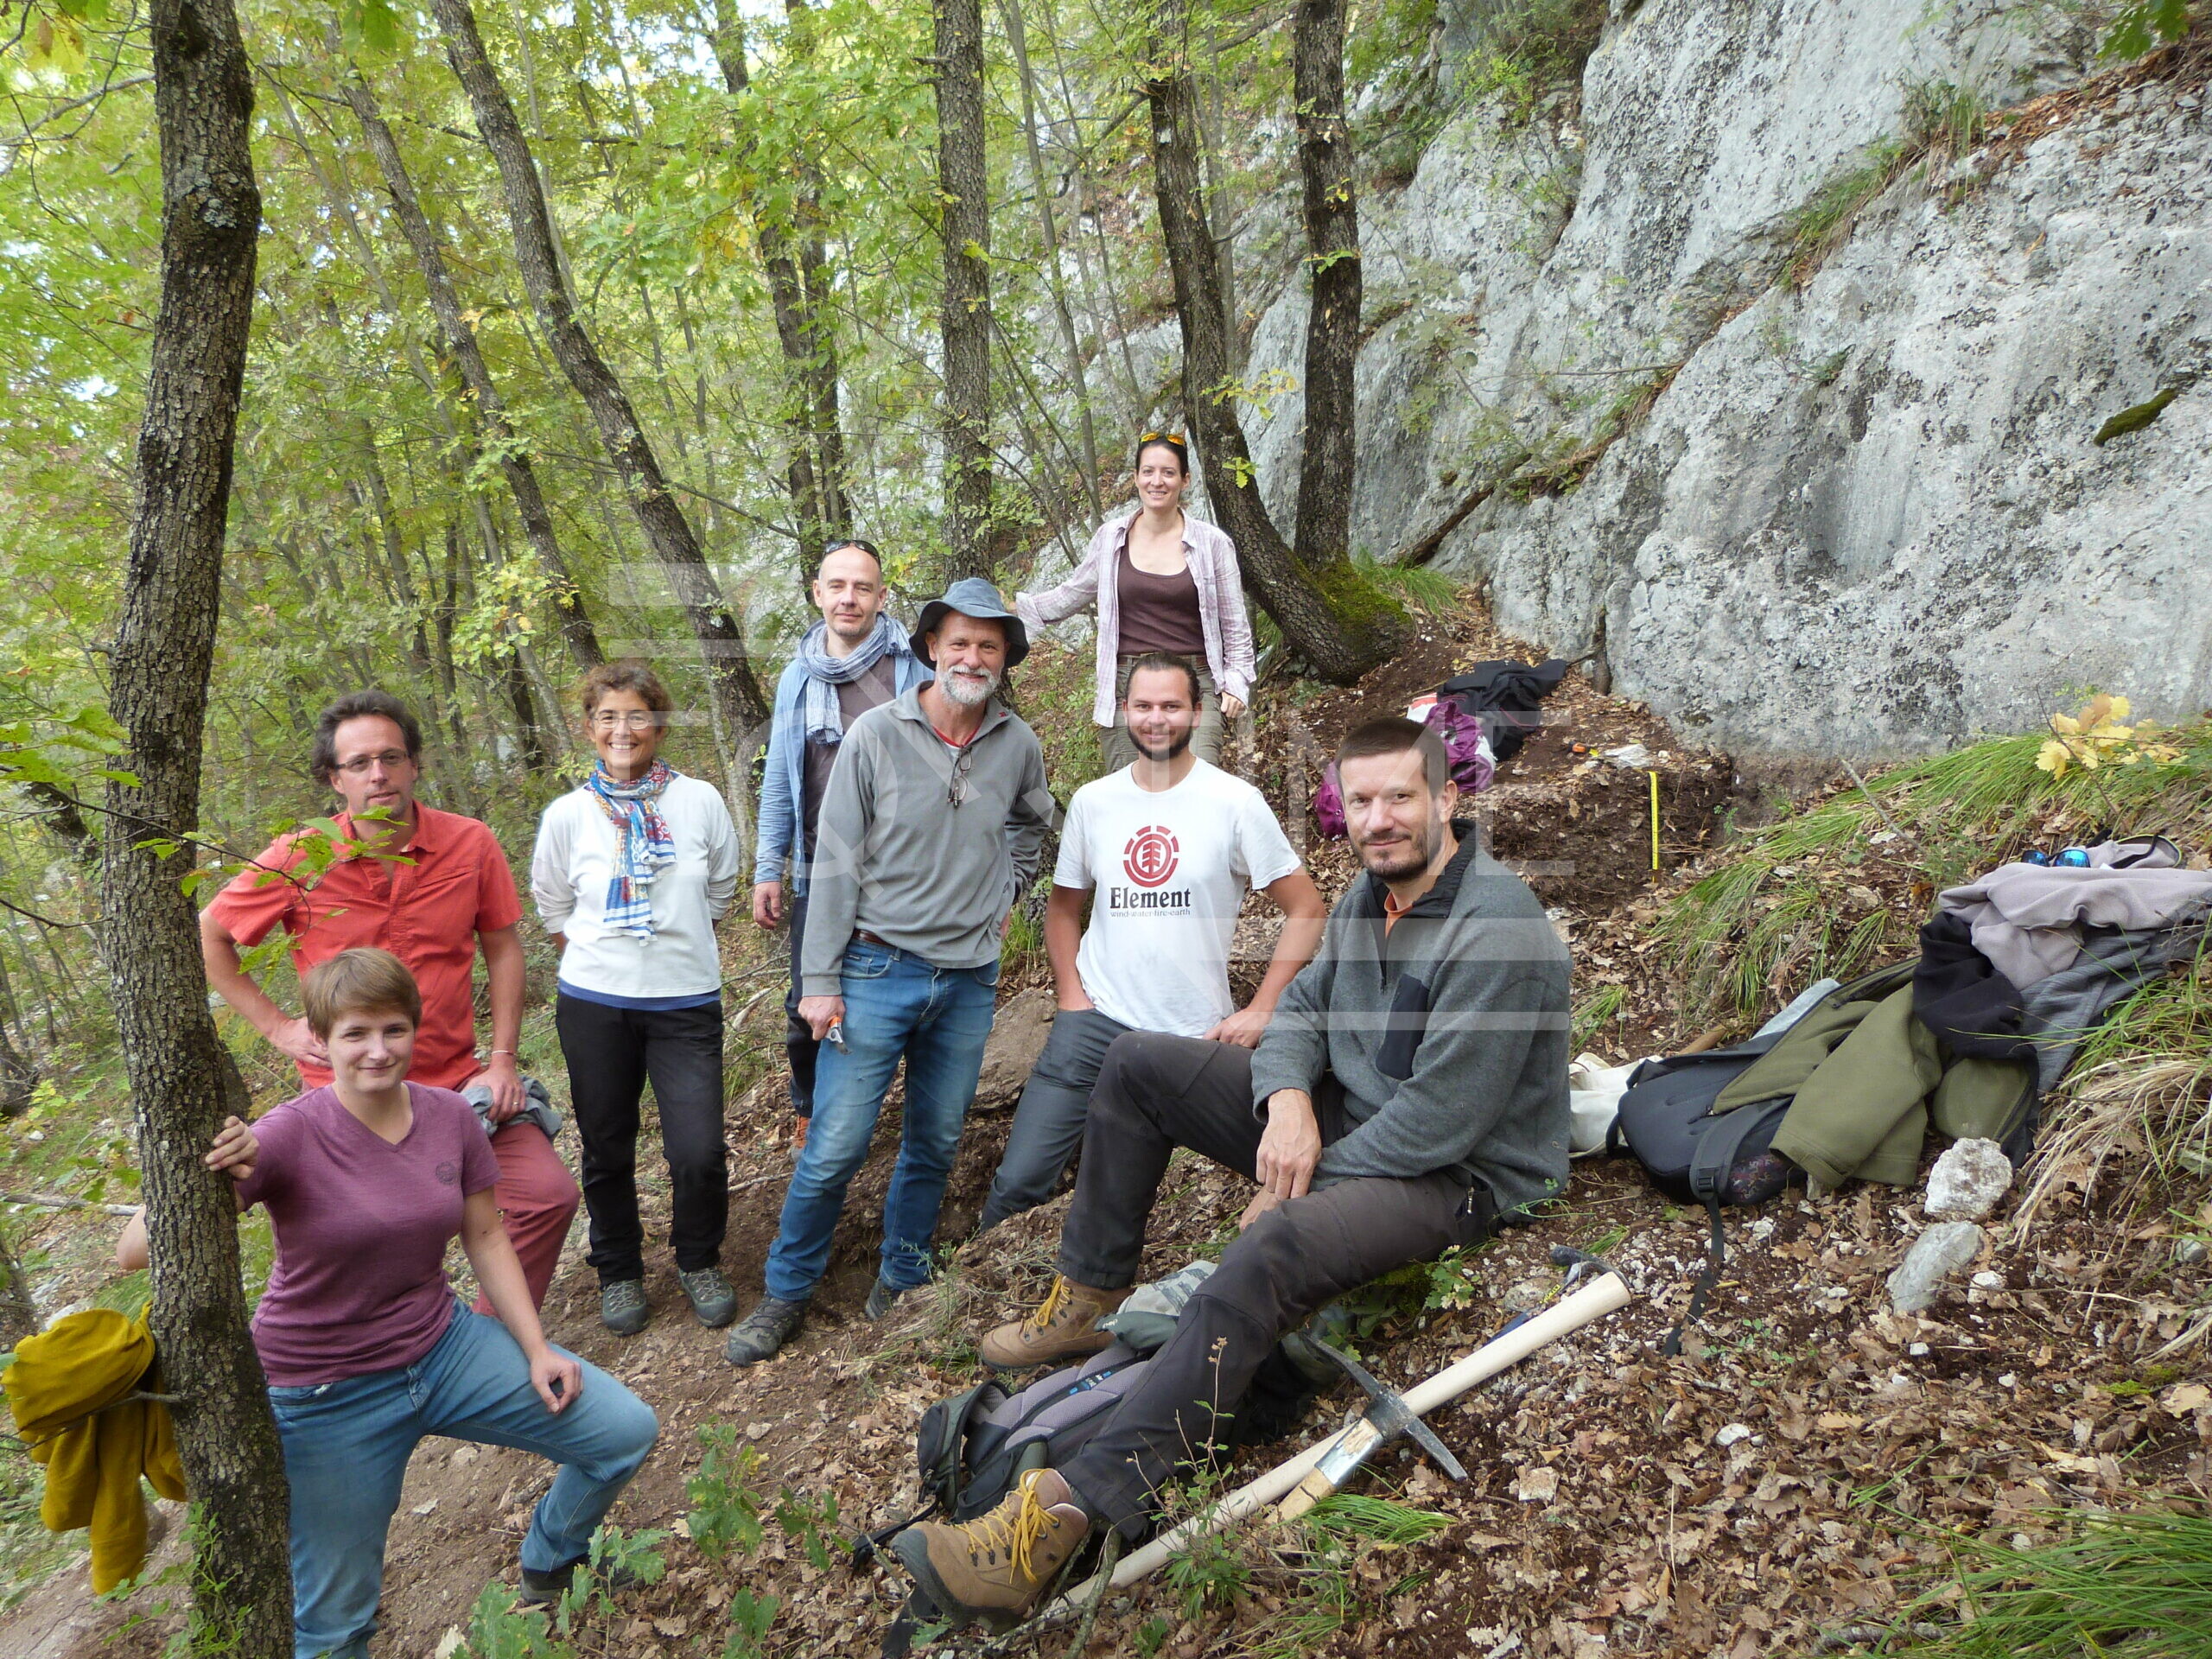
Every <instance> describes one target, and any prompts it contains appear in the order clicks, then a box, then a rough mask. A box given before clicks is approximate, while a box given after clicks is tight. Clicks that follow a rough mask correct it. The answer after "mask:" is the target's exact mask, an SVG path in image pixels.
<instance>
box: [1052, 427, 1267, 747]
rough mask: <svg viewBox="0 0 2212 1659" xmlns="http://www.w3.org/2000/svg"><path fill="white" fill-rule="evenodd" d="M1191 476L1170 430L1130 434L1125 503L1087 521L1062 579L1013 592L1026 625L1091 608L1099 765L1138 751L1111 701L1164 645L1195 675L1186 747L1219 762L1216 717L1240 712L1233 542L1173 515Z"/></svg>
mask: <svg viewBox="0 0 2212 1659" xmlns="http://www.w3.org/2000/svg"><path fill="white" fill-rule="evenodd" d="M1190 481H1191V463H1190V456H1189V454H1188V452H1187V451H1186V450H1185V448H1184V447H1183V440H1182V439H1181V437H1179V435H1176V434H1174V433H1173V432H1147V433H1146V434H1145V435H1143V436H1142V437H1141V438H1139V439H1138V440H1137V461H1136V491H1137V505H1136V506H1135V508H1133V509H1131V510H1129V511H1128V512H1121V513H1117V514H1116V515H1115V516H1114V517H1113V518H1109V519H1108V520H1107V521H1106V522H1105V523H1104V524H1101V525H1100V526H1099V527H1098V531H1097V533H1096V535H1094V536H1093V537H1091V538H1090V546H1089V547H1087V548H1085V549H1084V554H1083V558H1082V560H1081V561H1080V562H1079V563H1077V566H1076V568H1075V570H1074V572H1073V573H1072V574H1071V575H1070V576H1069V577H1068V579H1067V580H1066V581H1065V582H1062V583H1060V584H1059V586H1058V587H1057V588H1047V589H1046V590H1045V591H1044V592H1042V593H1037V594H1015V595H1014V609H1015V611H1016V612H1018V613H1020V617H1021V620H1023V621H1024V622H1025V623H1027V625H1028V626H1029V627H1030V628H1032V629H1033V630H1034V629H1037V628H1041V627H1044V626H1046V625H1047V624H1049V623H1053V622H1058V620H1061V619H1062V618H1063V617H1068V616H1073V615H1075V614H1076V613H1077V612H1079V611H1086V610H1089V609H1090V608H1091V607H1093V606H1094V605H1095V606H1096V607H1097V612H1098V671H1097V683H1096V696H1095V698H1094V699H1093V703H1092V709H1091V718H1092V720H1094V721H1096V723H1097V724H1098V725H1099V726H1100V727H1102V728H1104V729H1103V731H1102V733H1101V734H1100V744H1101V747H1102V748H1103V751H1104V757H1105V763H1106V770H1107V771H1109V772H1114V771H1117V770H1119V769H1120V768H1121V767H1122V766H1128V764H1129V763H1130V762H1131V761H1132V760H1135V759H1136V758H1137V752H1136V747H1135V745H1134V744H1132V743H1131V742H1130V741H1129V731H1128V717H1127V715H1125V714H1124V713H1123V712H1122V696H1123V693H1124V692H1125V691H1126V690H1128V670H1129V664H1131V663H1133V662H1135V660H1136V659H1137V658H1140V657H1142V656H1146V655H1147V654H1149V653H1151V652H1162V651H1164V652H1172V653H1173V655H1175V656H1178V657H1181V658H1184V659H1185V660H1186V661H1187V662H1189V663H1190V664H1191V665H1192V667H1194V668H1196V669H1197V670H1198V731H1197V733H1196V734H1195V735H1193V737H1192V740H1191V747H1192V748H1193V749H1195V750H1196V751H1197V752H1198V758H1199V759H1200V760H1205V761H1209V762H1216V763H1217V762H1218V761H1219V760H1220V759H1221V731H1222V723H1223V721H1224V720H1234V719H1236V716H1237V715H1240V714H1242V713H1243V711H1244V704H1245V702H1247V701H1248V700H1249V698H1250V696H1251V694H1252V677H1253V673H1254V661H1253V655H1252V625H1251V621H1250V620H1249V618H1248V617H1247V616H1246V614H1245V611H1244V579H1243V574H1242V572H1241V571H1240V570H1239V569H1238V568H1237V563H1236V544H1235V543H1232V542H1231V541H1230V539H1229V537H1228V536H1227V535H1226V534H1225V533H1224V532H1223V531H1221V530H1220V529H1219V528H1217V526H1215V525H1212V524H1208V523H1206V522H1205V519H1203V518H1193V517H1192V516H1191V515H1190V514H1189V513H1187V512H1185V511H1184V510H1183V490H1184V487H1185V486H1186V485H1188V484H1189V483H1190Z"/></svg>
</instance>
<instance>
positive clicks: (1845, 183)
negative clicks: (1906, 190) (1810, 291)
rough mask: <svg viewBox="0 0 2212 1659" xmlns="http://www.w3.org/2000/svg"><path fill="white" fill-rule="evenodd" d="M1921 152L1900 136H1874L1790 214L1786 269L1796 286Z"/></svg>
mask: <svg viewBox="0 0 2212 1659" xmlns="http://www.w3.org/2000/svg"><path fill="white" fill-rule="evenodd" d="M1920 155H1921V151H1920V149H1918V148H1917V147H1916V146H1915V145H1912V144H1909V143H1906V142H1905V141H1904V139H1902V138H1880V139H1877V140H1876V141H1875V142H1874V143H1871V144H1869V145H1868V146H1867V147H1866V149H1864V150H1862V151H1860V152H1859V157H1858V159H1857V160H1855V161H1853V162H1851V163H1850V165H1848V166H1847V167H1845V168H1843V169H1842V170H1841V171H1840V172H1838V173H1835V174H1834V175H1831V176H1830V177H1829V178H1828V180H1827V181H1826V182H1825V183H1823V184H1822V185H1821V188H1819V189H1817V190H1815V192H1814V193H1813V194H1812V197H1811V199H1810V200H1808V201H1807V202H1806V203H1805V204H1804V205H1803V206H1802V207H1799V208H1798V209H1797V210H1796V212H1795V213H1791V214H1790V215H1789V246H1790V260H1789V273H1790V277H1791V279H1792V280H1793V281H1795V282H1796V283H1797V285H1798V286H1799V287H1801V288H1802V286H1804V284H1805V283H1808V282H1810V281H1811V280H1812V279H1813V273H1814V272H1815V271H1816V270H1819V269H1820V265H1821V260H1823V259H1825V258H1826V257H1827V256H1828V253H1829V251H1831V250H1833V249H1834V247H1835V246H1836V245H1837V244H1839V243H1840V242H1841V241H1842V240H1843V238H1845V237H1846V236H1847V235H1849V234H1850V232H1851V227H1852V226H1853V224H1854V223H1855V222H1856V221H1857V219H1858V218H1859V214H1860V213H1863V212H1865V211H1866V208H1867V207H1868V206H1869V205H1871V204H1872V202H1873V201H1874V200H1875V199H1876V198H1878V196H1880V195H1881V194H1882V193H1883V192H1884V191H1885V190H1887V189H1888V188H1890V187H1891V185H1892V184H1894V183H1896V182H1897V178H1898V176H1899V175H1901V174H1903V173H1904V170H1905V168H1908V167H1910V166H1911V165H1912V163H1913V162H1916V161H1917V160H1918V159H1919V158H1920Z"/></svg>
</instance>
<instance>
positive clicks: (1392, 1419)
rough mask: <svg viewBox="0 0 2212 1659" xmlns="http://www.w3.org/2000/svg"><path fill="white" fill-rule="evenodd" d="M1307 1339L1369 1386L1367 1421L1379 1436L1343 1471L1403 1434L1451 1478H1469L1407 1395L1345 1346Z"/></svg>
mask: <svg viewBox="0 0 2212 1659" xmlns="http://www.w3.org/2000/svg"><path fill="white" fill-rule="evenodd" d="M1306 1340H1307V1341H1309V1342H1312V1343H1313V1345H1314V1346H1315V1347H1316V1348H1319V1350H1320V1351H1322V1352H1323V1353H1325V1354H1326V1355H1327V1356H1328V1357H1330V1358H1331V1359H1332V1360H1334V1361H1336V1363H1337V1367H1338V1370H1341V1371H1343V1372H1344V1375H1345V1376H1348V1377H1350V1378H1351V1380H1352V1381H1353V1382H1355V1383H1358V1384H1359V1386H1360V1387H1361V1388H1363V1389H1366V1390H1367V1398H1368V1402H1369V1403H1368V1408H1367V1421H1368V1422H1369V1423H1370V1425H1372V1426H1373V1427H1374V1429H1375V1431H1376V1438H1375V1439H1374V1440H1372V1441H1370V1442H1369V1444H1368V1445H1367V1446H1365V1447H1364V1448H1363V1450H1362V1451H1361V1452H1360V1453H1359V1455H1358V1456H1357V1457H1356V1458H1353V1459H1351V1461H1350V1462H1349V1463H1348V1464H1347V1465H1346V1466H1345V1468H1344V1471H1343V1472H1344V1474H1349V1473H1350V1472H1351V1470H1352V1469H1354V1468H1357V1466H1358V1465H1360V1464H1361V1463H1363V1462H1364V1461H1365V1460H1366V1459H1367V1458H1368V1457H1369V1456H1370V1454H1371V1453H1372V1452H1374V1451H1375V1450H1376V1448H1377V1447H1379V1446H1384V1445H1386V1444H1388V1443H1389V1441H1391V1440H1395V1439H1397V1437H1398V1436H1399V1435H1401V1434H1403V1435H1404V1436H1405V1437H1406V1438H1407V1439H1408V1440H1411V1441H1412V1442H1413V1443H1414V1445H1415V1446H1419V1447H1421V1450H1422V1451H1424V1452H1427V1453H1428V1455H1429V1458H1430V1459H1431V1460H1432V1461H1433V1462H1434V1463H1435V1465H1436V1466H1437V1467H1438V1468H1440V1469H1441V1470H1442V1471H1444V1472H1445V1473H1446V1474H1447V1475H1449V1476H1451V1477H1452V1479H1454V1480H1465V1478H1467V1471H1466V1469H1465V1467H1464V1466H1463V1465H1461V1464H1460V1462H1459V1459H1457V1458H1455V1457H1453V1456H1452V1449H1451V1448H1450V1447H1449V1446H1446V1445H1445V1444H1444V1442H1443V1441H1441V1440H1438V1439H1437V1438H1436V1436H1435V1434H1434V1433H1432V1432H1431V1431H1430V1429H1429V1427H1428V1425H1427V1423H1424V1422H1423V1421H1421V1419H1420V1418H1419V1417H1418V1416H1416V1415H1415V1414H1414V1409H1413V1408H1412V1407H1410V1406H1408V1404H1407V1403H1406V1397H1405V1395H1402V1394H1400V1393H1398V1392H1397V1391H1396V1390H1395V1389H1388V1388H1385V1387H1384V1386H1383V1384H1382V1383H1380V1382H1378V1381H1377V1380H1376V1378H1375V1377H1374V1376H1372V1375H1371V1374H1370V1372H1369V1371H1368V1370H1367V1368H1366V1367H1365V1366H1364V1365H1362V1364H1361V1363H1359V1362H1358V1361H1357V1360H1356V1359H1354V1358H1353V1357H1351V1355H1350V1354H1348V1353H1345V1352H1344V1351H1343V1350H1342V1349H1340V1348H1332V1347H1331V1346H1330V1345H1329V1344H1327V1343H1325V1342H1322V1341H1320V1340H1319V1339H1318V1338H1313V1336H1311V1335H1310V1334H1309V1335H1308V1337H1307V1338H1306ZM1322 1466H1323V1467H1324V1468H1326V1467H1327V1459H1323V1464H1322ZM1331 1472H1332V1475H1333V1474H1334V1473H1335V1471H1331ZM1336 1484H1343V1483H1342V1477H1341V1476H1337V1477H1336Z"/></svg>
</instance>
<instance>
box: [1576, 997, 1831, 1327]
mask: <svg viewBox="0 0 2212 1659" xmlns="http://www.w3.org/2000/svg"><path fill="white" fill-rule="evenodd" d="M1782 1037H1783V1033H1780V1032H1777V1033H1774V1034H1773V1035H1772V1036H1769V1037H1754V1038H1753V1039H1751V1041H1749V1042H1747V1043H1738V1044H1737V1045H1736V1046H1734V1047H1732V1048H1716V1049H1712V1050H1709V1051H1707V1052H1705V1053H1703V1054H1676V1055H1672V1056H1670V1057H1669V1058H1666V1059H1663V1060H1646V1061H1645V1062H1644V1063H1643V1065H1640V1066H1638V1067H1637V1069H1636V1070H1635V1071H1633V1072H1631V1073H1630V1074H1629V1086H1628V1091H1627V1092H1626V1093H1625V1094H1624V1095H1622V1096H1621V1103H1620V1107H1619V1109H1618V1113H1617V1114H1616V1116H1614V1118H1613V1124H1612V1127H1611V1128H1609V1129H1607V1130H1606V1131H1605V1149H1606V1150H1607V1151H1608V1152H1615V1153H1617V1152H1618V1151H1620V1150H1621V1149H1622V1148H1623V1147H1626V1148H1627V1150H1628V1152H1629V1154H1630V1155H1631V1156H1632V1157H1634V1158H1635V1160H1636V1161H1637V1163H1639V1164H1641V1165H1643V1173H1645V1174H1646V1175H1649V1177H1650V1178H1651V1184H1652V1185H1654V1186H1656V1187H1657V1188H1658V1189H1659V1190H1660V1191H1661V1192H1664V1193H1666V1194H1667V1195H1668V1196H1669V1198H1680V1199H1683V1200H1685V1201H1688V1202H1690V1203H1694V1204H1701V1205H1704V1206H1705V1213H1706V1217H1707V1221H1708V1222H1709V1223H1710V1224H1711V1225H1712V1229H1713V1231H1712V1236H1711V1237H1710V1239H1709V1240H1708V1241H1707V1246H1706V1258H1705V1271H1704V1272H1703V1273H1702V1274H1699V1276H1698V1281H1697V1285H1696V1287H1695V1288H1694V1289H1693V1290H1692V1291H1691V1292H1690V1305H1689V1308H1688V1311H1687V1312H1686V1313H1684V1314H1683V1315H1682V1322H1681V1324H1680V1325H1676V1326H1675V1328H1674V1329H1673V1330H1672V1331H1670V1332H1668V1333H1667V1339H1666V1340H1665V1341H1664V1342H1662V1344H1660V1351H1661V1352H1662V1353H1665V1354H1669V1355H1672V1354H1678V1353H1680V1352H1681V1351H1682V1332H1683V1331H1684V1330H1685V1329H1686V1328H1687V1327H1688V1325H1690V1324H1691V1322H1692V1321H1694V1319H1697V1318H1698V1316H1699V1315H1700V1314H1701V1313H1704V1312H1705V1303H1706V1299H1707V1297H1709V1296H1710V1295H1712V1294H1713V1289H1714V1288H1715V1287H1717V1286H1718V1285H1719V1282H1720V1274H1721V1270H1722V1269H1723V1268H1726V1266H1727V1264H1728V1237H1727V1235H1726V1232H1725V1231H1723V1230H1722V1228H1721V1224H1720V1207H1721V1205H1724V1204H1726V1203H1728V1202H1729V1198H1728V1177H1729V1173H1730V1172H1731V1171H1732V1170H1734V1169H1735V1168H1736V1167H1737V1166H1738V1165H1741V1164H1745V1163H1748V1162H1750V1161H1751V1160H1752V1159H1754V1158H1757V1157H1758V1156H1759V1155H1760V1154H1762V1153H1764V1152H1765V1151H1766V1150H1767V1149H1768V1148H1769V1147H1771V1146H1772V1145H1773V1143H1774V1136H1775V1131H1776V1130H1777V1129H1779V1128H1781V1127H1782V1120H1783V1116H1784V1115H1785V1114H1787V1113H1788V1111H1789V1107H1790V1097H1789V1096H1786V1095H1785V1096H1783V1097H1781V1098H1780V1099H1777V1100H1755V1101H1751V1102H1748V1103H1745V1104H1744V1105H1741V1106H1738V1107H1737V1108H1736V1109H1735V1110H1733V1111H1730V1112H1722V1113H1719V1115H1718V1116H1716V1115H1715V1114H1714V1112H1713V1102H1714V1100H1716V1099H1717V1098H1719V1094H1720V1091H1721V1090H1723V1089H1726V1087H1727V1086H1728V1085H1729V1084H1732V1083H1733V1082H1734V1081H1735V1080H1736V1079H1737V1078H1738V1077H1740V1076H1741V1075H1742V1074H1743V1073H1744V1072H1745V1071H1749V1070H1750V1069H1751V1062H1752V1061H1754V1060H1756V1059H1758V1058H1759V1056H1760V1055H1762V1054H1764V1053H1765V1052H1767V1050H1769V1049H1770V1048H1772V1047H1773V1046H1775V1045H1776V1044H1777V1043H1778V1042H1780V1041H1781V1040H1782Z"/></svg>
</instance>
